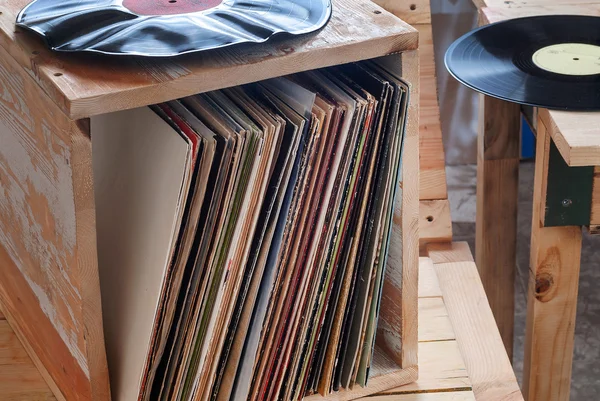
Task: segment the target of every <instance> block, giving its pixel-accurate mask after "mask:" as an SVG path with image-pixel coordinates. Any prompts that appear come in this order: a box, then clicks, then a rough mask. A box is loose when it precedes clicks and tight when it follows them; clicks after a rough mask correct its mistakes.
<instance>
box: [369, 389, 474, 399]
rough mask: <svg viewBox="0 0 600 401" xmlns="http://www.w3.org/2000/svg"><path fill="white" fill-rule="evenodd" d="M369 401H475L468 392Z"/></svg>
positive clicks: (397, 395)
mask: <svg viewBox="0 0 600 401" xmlns="http://www.w3.org/2000/svg"><path fill="white" fill-rule="evenodd" d="M369 401H475V395H474V394H473V392H472V391H470V390H467V391H450V392H440V393H413V394H394V395H383V396H376V397H372V399H370V400H369Z"/></svg>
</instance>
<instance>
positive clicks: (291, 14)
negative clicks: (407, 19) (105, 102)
mask: <svg viewBox="0 0 600 401" xmlns="http://www.w3.org/2000/svg"><path fill="white" fill-rule="evenodd" d="M330 16H331V0H66V1H56V0H35V1H33V2H32V3H31V4H29V5H28V6H27V7H25V8H24V9H23V10H22V11H21V12H20V13H19V15H18V16H17V25H18V26H20V27H23V28H26V29H30V30H32V31H34V32H36V33H38V34H39V35H41V36H42V37H43V38H44V39H45V40H46V42H47V43H48V45H49V46H50V47H51V48H52V49H53V50H57V51H66V52H75V51H89V52H96V53H104V54H113V55H138V56H153V57H161V56H174V55H179V54H184V53H191V52H196V51H201V50H208V49H216V48H221V47H225V46H229V45H233V44H236V43H243V42H264V41H266V40H267V39H269V38H270V37H271V36H273V35H274V34H276V33H282V32H285V33H289V34H293V35H299V34H304V33H309V32H313V31H315V30H317V29H319V28H321V27H323V26H324V25H325V24H326V23H327V21H328V20H329V18H330Z"/></svg>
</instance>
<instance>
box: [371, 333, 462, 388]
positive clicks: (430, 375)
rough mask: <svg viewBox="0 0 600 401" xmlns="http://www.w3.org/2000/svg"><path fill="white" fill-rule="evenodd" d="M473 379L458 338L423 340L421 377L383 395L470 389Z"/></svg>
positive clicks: (420, 355) (420, 344) (420, 359)
mask: <svg viewBox="0 0 600 401" xmlns="http://www.w3.org/2000/svg"><path fill="white" fill-rule="evenodd" d="M471 389H472V388H471V381H470V380H469V376H468V374H467V369H466V367H465V363H464V360H463V358H462V355H461V353H460V350H459V348H458V343H457V342H456V341H453V340H451V341H432V342H421V343H419V379H418V380H417V381H416V382H414V383H410V384H407V385H405V386H402V387H397V388H394V389H391V390H388V391H384V392H381V393H379V394H381V395H392V394H394V395H400V394H410V393H436V392H442V391H470V390H471Z"/></svg>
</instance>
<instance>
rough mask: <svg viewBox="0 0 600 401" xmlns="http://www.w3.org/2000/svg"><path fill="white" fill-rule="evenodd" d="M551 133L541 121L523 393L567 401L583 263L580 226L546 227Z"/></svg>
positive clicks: (538, 400) (531, 399)
mask: <svg viewBox="0 0 600 401" xmlns="http://www.w3.org/2000/svg"><path fill="white" fill-rule="evenodd" d="M550 143H551V138H550V133H549V132H548V130H547V127H546V125H545V123H544V121H543V120H542V119H540V120H538V133H537V143H536V155H537V156H536V164H535V182H534V193H533V220H532V234H531V266H530V277H529V285H528V302H527V326H526V339H525V362H524V369H523V390H524V391H523V392H524V394H525V396H526V397H527V399H528V400H529V401H541V400H544V401H546V400H548V401H559V400H568V399H569V392H570V383H571V369H572V363H573V340H574V335H575V315H576V311H577V292H578V287H579V268H580V262H581V227H544V226H543V221H542V219H543V216H544V212H545V207H546V202H545V199H546V188H547V181H548V164H549V154H550Z"/></svg>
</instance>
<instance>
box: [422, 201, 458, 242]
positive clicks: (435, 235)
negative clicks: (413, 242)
mask: <svg viewBox="0 0 600 401" xmlns="http://www.w3.org/2000/svg"><path fill="white" fill-rule="evenodd" d="M419 236H420V239H419V244H420V246H421V247H424V246H425V245H426V244H429V243H432V242H444V243H449V242H451V241H452V222H451V220H450V202H448V200H447V199H440V200H429V201H426V200H422V201H421V202H420V207H419Z"/></svg>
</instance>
